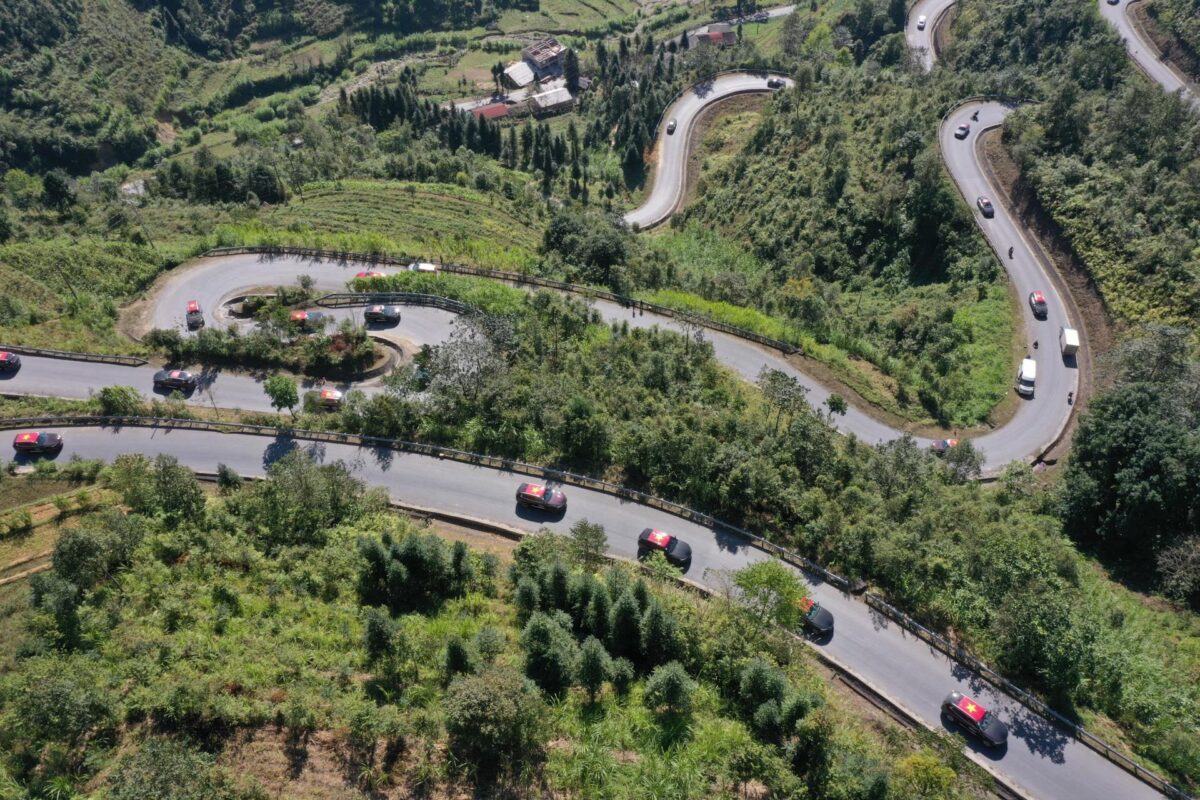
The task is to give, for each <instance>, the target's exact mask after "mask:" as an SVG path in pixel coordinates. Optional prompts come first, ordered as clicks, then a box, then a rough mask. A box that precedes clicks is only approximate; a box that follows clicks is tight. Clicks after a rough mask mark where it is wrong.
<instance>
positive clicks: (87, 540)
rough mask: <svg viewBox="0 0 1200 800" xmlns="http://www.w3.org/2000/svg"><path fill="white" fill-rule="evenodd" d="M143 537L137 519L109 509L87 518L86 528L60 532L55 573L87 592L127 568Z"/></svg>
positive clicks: (53, 559) (54, 558)
mask: <svg viewBox="0 0 1200 800" xmlns="http://www.w3.org/2000/svg"><path fill="white" fill-rule="evenodd" d="M144 535H145V526H144V525H143V523H142V521H141V520H140V519H139V518H136V517H131V516H126V515H124V514H121V513H120V512H118V511H116V510H109V511H107V512H105V513H104V514H102V515H99V516H98V517H93V518H91V519H89V521H88V523H87V525H86V527H78V528H68V529H67V530H65V531H63V533H62V534H61V535H60V536H59V538H58V541H57V542H56V543H55V545H54V555H53V556H52V561H53V564H54V571H55V573H56V574H58V575H59V576H60V577H62V578H63V579H64V580H66V581H68V582H70V583H73V584H75V585H76V586H79V587H81V588H83V589H90V588H92V587H93V586H96V585H97V584H99V583H100V582H102V581H103V580H105V579H106V578H108V577H110V576H111V575H113V574H115V573H116V572H117V571H118V570H120V569H122V568H124V567H125V566H126V565H128V564H129V562H130V561H131V560H132V558H133V552H134V549H135V548H136V547H137V546H138V544H140V543H141V541H142V538H143V536H144Z"/></svg>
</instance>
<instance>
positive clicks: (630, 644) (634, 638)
mask: <svg viewBox="0 0 1200 800" xmlns="http://www.w3.org/2000/svg"><path fill="white" fill-rule="evenodd" d="M608 628H609V630H608V643H609V648H608V649H609V651H610V652H611V653H612V654H613V655H614V656H619V657H622V658H628V659H630V660H633V659H636V658H638V657H639V656H640V655H641V653H640V651H641V648H642V612H641V609H640V608H639V607H638V601H637V599H636V598H635V597H634V596H633V592H631V591H626V592H625V593H624V594H622V595H621V597H620V598H619V599H618V600H617V603H616V605H614V606H613V610H612V617H611V620H610V622H609V626H608Z"/></svg>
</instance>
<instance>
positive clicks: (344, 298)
mask: <svg viewBox="0 0 1200 800" xmlns="http://www.w3.org/2000/svg"><path fill="white" fill-rule="evenodd" d="M376 303H396V304H399V305H406V306H428V307H430V308H440V309H442V310H443V311H451V312H453V313H455V314H474V313H476V312H477V311H478V310H479V309H477V308H475V307H474V306H469V305H467V304H466V303H461V302H459V301H458V300H451V299H450V298H449V297H439V296H437V295H435V294H413V293H412V292H363V293H361V294H360V293H358V292H335V293H333V294H327V295H325V296H324V297H321V298H318V299H317V300H316V304H317V305H319V306H324V307H325V308H352V307H355V306H367V305H373V304H376Z"/></svg>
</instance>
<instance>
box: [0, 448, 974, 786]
mask: <svg viewBox="0 0 1200 800" xmlns="http://www.w3.org/2000/svg"><path fill="white" fill-rule="evenodd" d="M95 477H96V476H95V474H94V473H93V475H92V478H93V479H94V478H95ZM100 477H101V480H102V482H103V484H104V486H106V487H109V488H105V489H103V490H96V494H95V495H94V502H92V503H91V504H90V505H89V507H88V508H87V509H86V510H85V511H84V512H82V513H81V514H78V515H74V516H72V517H71V519H70V521H69V522H68V523H64V524H62V525H60V527H59V529H58V531H57V540H56V541H55V542H53V543H52V545H51V547H52V553H51V555H50V562H49V564H50V569H48V570H46V571H43V572H40V573H38V574H36V575H34V576H32V577H30V578H27V579H26V580H25V583H24V585H23V587H22V588H23V591H22V593H21V595H20V597H19V598H18V597H16V596H9V597H6V598H5V600H6V602H5V605H4V606H3V610H4V616H3V618H2V620H3V621H2V622H0V624H2V625H3V627H4V630H6V631H7V632H9V633H10V634H11V636H9V637H7V638H6V641H7V642H8V643H9V644H10V645H11V646H10V647H6V648H5V652H4V654H3V656H0V658H2V661H0V663H2V664H3V668H2V669H0V718H2V719H3V720H4V725H3V726H0V731H2V732H0V774H2V775H3V779H4V783H3V784H2V785H3V787H4V790H5V792H7V793H18V794H14V796H34V797H44V796H48V794H52V795H53V796H59V797H64V796H70V797H83V796H105V797H115V798H152V797H163V796H167V795H170V796H172V797H182V798H191V797H195V798H206V800H207V799H209V798H247V799H248V798H258V797H265V796H275V795H279V794H283V795H286V796H312V795H313V793H319V794H320V795H321V796H324V797H337V798H354V797H381V796H386V797H398V796H406V795H410V794H412V793H432V794H440V793H457V792H462V791H473V792H485V793H494V792H508V791H514V790H517V789H520V790H522V791H527V790H528V789H529V788H530V787H537V788H538V790H539V791H543V792H556V793H559V792H561V793H571V794H575V793H580V794H587V793H589V792H591V791H594V790H595V788H596V786H597V783H596V781H597V780H598V778H599V777H600V776H603V780H604V790H605V792H606V793H607V795H608V796H612V797H615V798H626V797H628V798H638V797H645V796H646V793H647V792H653V793H656V794H663V795H666V796H672V797H694V798H700V797H731V798H732V797H737V796H742V795H743V793H744V791H745V790H746V788H747V787H748V786H758V787H763V788H764V789H765V790H766V791H769V792H771V793H773V794H780V795H792V794H796V793H797V792H803V791H805V789H807V791H809V792H817V793H821V794H827V793H830V792H836V793H838V794H839V795H840V796H845V797H848V798H868V797H871V798H874V797H890V796H898V797H911V796H913V794H912V793H913V792H914V791H921V792H924V793H925V794H926V795H927V796H928V793H929V791H930V787H933V789H934V790H936V794H935V795H933V796H937V797H942V798H948V799H954V800H957V798H964V799H965V798H975V797H983V796H985V795H986V786H987V781H986V780H985V779H981V775H980V773H978V772H977V770H976V768H974V767H973V766H971V765H970V762H968V761H966V759H964V758H963V757H962V756H961V755H959V754H958V753H957V752H956V751H955V748H954V747H953V746H949V745H948V744H947V741H946V740H945V739H943V738H941V737H934V736H926V737H921V739H920V740H919V741H911V740H910V739H909V737H908V736H907V735H905V736H898V735H897V730H896V729H895V728H894V726H893V724H892V723H890V722H889V721H887V719H886V717H882V716H879V715H876V714H875V713H873V712H871V713H868V714H865V715H864V714H863V711H862V709H863V708H864V706H863V705H862V703H861V700H859V699H858V698H856V697H855V696H854V695H852V694H846V693H840V692H838V691H836V690H833V689H832V688H831V687H830V685H828V684H827V683H826V682H825V680H824V679H823V677H822V672H821V670H820V669H819V668H818V667H817V666H816V664H815V662H814V660H813V657H812V656H811V654H809V653H808V651H807V650H806V649H805V648H803V647H802V646H800V645H799V643H798V642H797V641H796V640H795V639H793V638H791V637H790V636H787V635H786V634H783V633H781V632H780V630H779V629H777V628H774V627H772V626H771V625H769V624H764V622H768V621H769V620H766V619H764V618H763V617H762V616H761V615H757V614H755V615H752V614H751V609H750V608H749V607H746V606H743V605H741V604H740V603H739V602H736V601H733V600H730V599H728V598H725V599H714V600H702V599H700V598H697V597H696V596H694V595H692V594H688V593H683V592H681V591H680V590H678V589H676V588H674V587H673V584H672V583H671V582H670V580H669V573H670V569H669V568H665V567H664V566H660V567H658V568H656V569H652V570H651V572H650V575H648V576H646V577H643V576H641V575H640V574H639V573H638V572H637V571H635V570H633V569H631V568H630V567H628V566H625V565H620V564H618V565H612V566H607V565H606V564H605V562H604V559H603V558H602V557H600V558H599V559H598V558H597V554H598V552H602V551H603V547H604V543H603V540H604V536H605V534H604V531H603V529H602V528H599V527H598V526H589V525H587V524H586V523H584V524H582V526H581V528H580V530H579V531H577V532H576V533H575V534H574V535H573V537H571V538H567V537H556V536H550V535H543V536H535V537H532V538H529V539H527V540H525V541H523V542H521V543H520V544H518V545H517V546H516V547H515V549H513V550H512V551H511V555H510V557H509V558H510V559H511V560H509V559H506V561H508V563H505V562H502V561H501V560H500V559H499V558H498V557H497V556H496V555H495V554H493V553H490V552H489V553H481V552H479V551H473V550H471V549H470V548H468V547H467V546H465V545H464V544H463V543H462V542H455V543H454V544H453V545H451V544H450V543H448V542H446V541H444V540H443V539H440V538H438V537H437V536H435V535H433V533H432V532H430V531H428V530H426V529H424V528H423V527H422V526H420V525H418V524H417V523H414V522H412V521H410V520H408V519H407V518H404V517H400V516H396V515H394V514H390V513H387V512H385V511H384V510H383V500H382V498H381V497H379V496H378V495H377V494H375V493H374V492H372V491H370V490H368V489H367V488H366V487H365V486H363V485H362V484H361V483H359V482H357V481H356V480H355V479H354V478H353V477H352V476H351V475H350V474H349V473H348V471H347V470H346V468H345V467H344V466H343V465H341V464H337V463H335V464H329V465H324V466H318V465H316V464H315V463H313V462H311V461H310V460H309V459H308V457H307V456H305V455H303V454H301V453H293V454H292V455H289V456H287V457H285V458H284V459H283V460H281V461H279V462H277V463H276V464H275V465H274V466H272V467H271V471H270V476H269V478H268V480H267V481H266V482H264V483H258V484H245V485H243V484H241V482H240V481H239V480H238V478H237V477H236V475H233V474H229V473H228V472H226V473H223V477H222V480H221V482H220V484H219V490H218V492H217V493H216V494H211V493H208V492H206V491H204V490H203V489H202V488H201V486H200V485H199V484H198V483H197V482H196V480H195V479H194V478H193V477H192V475H191V473H189V472H188V471H187V470H185V469H182V468H181V467H179V466H178V465H176V464H174V463H173V462H172V461H171V460H169V459H159V460H156V461H149V460H146V459H144V458H142V457H141V456H123V457H121V458H119V459H118V460H117V461H116V462H115V463H114V464H113V465H112V466H110V467H108V468H106V469H105V470H104V472H103V474H102V476H100ZM4 480H5V481H12V480H18V479H14V478H6V479H4ZM21 480H26V479H21ZM68 505H70V504H68ZM585 528H586V529H585ZM597 537H599V538H597ZM0 547H3V543H0ZM597 548H599V549H597ZM766 566H767V568H768V569H769V568H770V567H771V565H769V564H768V565H766ZM762 571H763V570H762V569H761V568H760V569H758V570H757V571H755V572H754V574H746V575H744V576H740V577H739V578H738V580H739V581H740V582H741V583H743V584H745V585H747V586H753V585H754V584H755V581H762V580H766V581H768V584H769V585H770V586H772V587H776V588H777V587H778V582H777V581H773V580H771V579H770V576H766V575H759V574H758V573H760V572H762ZM788 574H790V573H788ZM764 585H767V584H764ZM4 591H5V588H4V587H0V592H4ZM803 591H804V587H803V585H802V584H800V583H798V582H796V581H795V579H793V583H792V585H791V586H790V587H789V588H788V589H787V592H788V595H787V596H789V597H790V596H792V595H793V594H794V595H796V596H802V593H803ZM781 596H782V595H781ZM779 608H780V613H783V614H787V613H790V612H788V611H787V607H786V606H780V607H779ZM756 610H760V609H758V607H756Z"/></svg>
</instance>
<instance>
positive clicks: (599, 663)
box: [575, 636, 612, 703]
mask: <svg viewBox="0 0 1200 800" xmlns="http://www.w3.org/2000/svg"><path fill="white" fill-rule="evenodd" d="M611 673H612V658H611V657H609V655H608V651H607V650H605V649H604V645H603V644H602V643H601V642H600V640H599V639H597V638H596V637H595V636H589V637H588V638H587V639H586V640H584V642H583V646H582V647H580V648H579V664H578V667H577V672H576V678H575V682H576V683H578V684H579V685H580V686H582V687H583V688H584V689H586V690H587V693H588V701H589V702H592V703H594V702H596V695H597V694H598V693H599V692H600V690H601V689H602V688H603V687H604V682H605V681H606V680H608V678H609V675H610V674H611Z"/></svg>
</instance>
